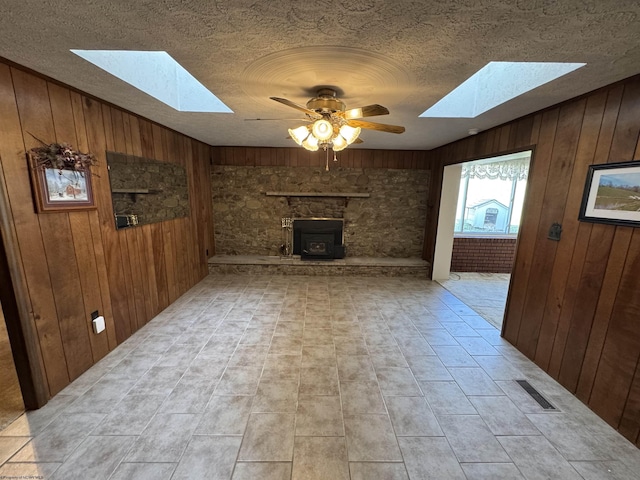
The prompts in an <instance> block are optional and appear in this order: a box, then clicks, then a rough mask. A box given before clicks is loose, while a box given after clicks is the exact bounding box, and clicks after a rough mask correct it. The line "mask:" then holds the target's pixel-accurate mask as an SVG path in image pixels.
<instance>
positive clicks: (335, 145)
mask: <svg viewBox="0 0 640 480" xmlns="http://www.w3.org/2000/svg"><path fill="white" fill-rule="evenodd" d="M348 145H349V144H348V143H347V141H346V140H345V139H344V137H343V136H342V135H340V134H338V135H336V137H335V138H334V139H333V140H332V147H331V148H332V149H333V151H334V152H339V151H341V150H344V149H345V148H347V146H348Z"/></svg>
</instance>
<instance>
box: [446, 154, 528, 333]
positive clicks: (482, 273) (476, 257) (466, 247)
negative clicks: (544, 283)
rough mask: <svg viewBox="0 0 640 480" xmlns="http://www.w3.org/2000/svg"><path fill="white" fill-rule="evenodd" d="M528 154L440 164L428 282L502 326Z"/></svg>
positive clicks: (490, 321) (522, 198) (526, 174)
mask: <svg viewBox="0 0 640 480" xmlns="http://www.w3.org/2000/svg"><path fill="white" fill-rule="evenodd" d="M531 155H532V151H531V150H526V151H522V152H517V153H511V154H508V155H500V156H494V157H490V158H484V159H481V160H475V161H470V162H465V163H460V164H454V165H449V166H446V167H445V169H444V178H443V185H442V194H441V200H440V215H439V217H438V218H439V220H438V232H437V238H436V252H435V258H434V266H433V279H434V280H436V281H438V282H439V283H440V284H442V285H443V286H444V287H445V288H446V289H447V290H449V291H450V292H451V293H452V294H454V295H455V296H456V297H458V298H459V299H460V300H462V301H463V302H464V303H465V304H467V305H468V306H469V307H471V308H472V309H473V310H474V311H475V312H476V313H478V315H480V316H481V317H483V318H484V319H485V320H487V321H488V322H489V323H491V324H492V325H493V326H495V327H496V328H498V329H501V327H502V320H503V317H504V309H505V304H506V300H507V294H508V288H509V282H510V274H511V270H512V268H513V261H514V259H515V254H516V248H517V239H518V232H519V229H520V219H521V215H522V211H523V208H524V199H525V193H526V187H527V179H528V175H529V164H530V160H531Z"/></svg>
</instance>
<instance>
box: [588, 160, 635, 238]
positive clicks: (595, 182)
mask: <svg viewBox="0 0 640 480" xmlns="http://www.w3.org/2000/svg"><path fill="white" fill-rule="evenodd" d="M578 219H579V220H582V221H585V222H594V223H609V224H612V225H627V226H631V227H638V226H640V162H620V163H605V164H601V165H591V166H590V167H589V172H588V174H587V181H586V184H585V189H584V194H583V197H582V205H581V206H580V214H579V216H578Z"/></svg>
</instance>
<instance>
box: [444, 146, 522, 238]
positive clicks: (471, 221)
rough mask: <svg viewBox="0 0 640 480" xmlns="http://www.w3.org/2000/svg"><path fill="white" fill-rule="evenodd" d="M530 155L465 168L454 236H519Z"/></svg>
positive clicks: (499, 158) (464, 166)
mask: <svg viewBox="0 0 640 480" xmlns="http://www.w3.org/2000/svg"><path fill="white" fill-rule="evenodd" d="M530 158H531V152H530V151H526V152H520V153H516V154H511V155H504V156H502V157H494V158H490V159H485V160H479V161H475V162H468V163H464V164H463V165H462V176H461V178H460V191H459V193H458V207H457V209H456V223H455V228H454V233H455V234H459V235H461V234H464V235H512V236H516V235H517V234H518V229H519V227H520V217H521V215H522V206H523V203H524V194H525V191H526V187H527V177H528V175H529V160H530Z"/></svg>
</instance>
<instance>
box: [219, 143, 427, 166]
mask: <svg viewBox="0 0 640 480" xmlns="http://www.w3.org/2000/svg"><path fill="white" fill-rule="evenodd" d="M292 143H293V141H292ZM212 150H213V163H214V164H215V165H237V166H251V167H324V166H325V164H326V153H325V152H323V151H317V152H310V151H308V150H305V149H304V148H302V147H291V148H268V147H265V148H260V147H212ZM336 155H337V157H338V162H337V164H336V163H334V162H333V156H332V155H331V153H330V154H329V168H332V167H334V166H335V165H337V166H338V167H343V168H407V169H421V170H429V169H430V164H429V162H428V156H429V152H426V151H419V150H358V149H355V148H351V147H349V148H347V149H345V150H343V151H342V152H338V153H337V154H336Z"/></svg>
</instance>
